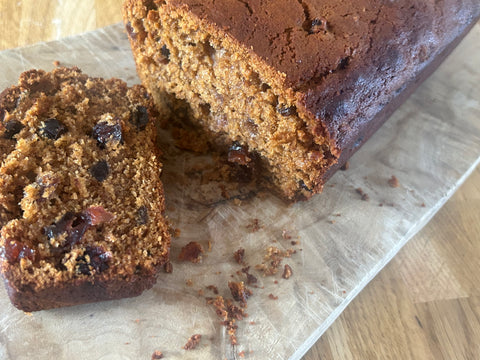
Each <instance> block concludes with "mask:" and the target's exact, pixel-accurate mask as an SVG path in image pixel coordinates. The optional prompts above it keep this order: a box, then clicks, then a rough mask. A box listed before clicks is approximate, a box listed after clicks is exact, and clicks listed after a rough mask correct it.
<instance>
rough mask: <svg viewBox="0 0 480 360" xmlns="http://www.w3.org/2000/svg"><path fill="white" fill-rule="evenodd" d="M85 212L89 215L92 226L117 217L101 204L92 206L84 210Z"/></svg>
mask: <svg viewBox="0 0 480 360" xmlns="http://www.w3.org/2000/svg"><path fill="white" fill-rule="evenodd" d="M84 214H85V215H87V216H88V219H89V223H90V225H91V226H95V225H99V224H103V223H105V222H109V221H111V220H113V219H114V218H115V215H113V214H111V213H109V212H108V211H107V210H105V209H104V208H103V207H101V206H91V207H89V208H88V209H87V210H85V211H84Z"/></svg>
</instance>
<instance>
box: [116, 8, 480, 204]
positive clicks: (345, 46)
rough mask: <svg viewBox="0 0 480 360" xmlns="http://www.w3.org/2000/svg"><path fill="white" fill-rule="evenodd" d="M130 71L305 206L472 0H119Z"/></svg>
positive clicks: (454, 37) (467, 16)
mask: <svg viewBox="0 0 480 360" xmlns="http://www.w3.org/2000/svg"><path fill="white" fill-rule="evenodd" d="M123 10H124V21H125V25H126V30H127V33H128V36H129V38H130V43H131V46H132V51H133V54H134V58H135V61H136V64H137V71H138V74H139V76H140V78H141V80H142V82H143V84H144V85H145V86H146V88H147V89H148V91H149V92H150V93H151V94H152V95H153V97H154V100H155V102H156V103H157V105H158V106H159V107H161V108H165V105H168V106H169V107H170V108H171V109H173V110H175V109H176V108H179V107H181V106H184V104H186V105H187V106H188V107H189V111H190V116H191V118H192V119H193V120H192V121H193V122H194V123H195V124H197V125H198V126H199V127H201V128H202V130H206V131H207V133H208V134H209V135H208V136H209V137H210V139H211V140H212V141H214V142H216V143H217V144H218V145H219V146H221V147H223V148H224V149H227V150H228V149H229V150H230V151H231V152H233V153H234V155H235V152H240V153H243V154H249V155H248V156H237V157H236V156H232V159H233V160H234V161H235V160H237V161H240V162H242V163H243V164H242V165H246V166H250V165H251V166H253V165H255V166H257V167H258V168H260V169H261V173H262V174H263V182H264V184H266V185H267V186H269V187H270V188H272V189H273V190H275V191H276V192H277V193H278V194H280V195H281V196H282V197H284V198H286V199H290V200H292V199H293V200H295V199H305V198H309V197H311V196H312V195H313V194H315V193H318V192H320V191H321V190H322V187H323V185H324V183H325V181H326V180H327V179H328V178H329V177H330V176H331V175H332V174H333V173H334V172H335V170H336V169H338V168H339V167H340V166H342V165H343V163H345V161H346V160H347V159H348V158H349V157H350V156H351V155H352V154H353V153H354V152H355V151H356V150H357V149H358V148H359V147H360V146H361V145H362V144H363V143H364V142H365V141H366V140H367V139H368V138H369V137H370V136H371V135H372V134H373V132H375V130H376V129H378V127H379V126H380V125H381V124H382V123H383V122H384V121H385V119H386V118H387V117H388V116H389V115H390V114H391V113H392V112H393V111H394V110H395V108H397V107H398V106H399V105H400V104H401V103H402V102H403V101H404V100H405V99H406V98H407V97H408V95H409V94H411V93H412V92H413V90H414V89H415V88H416V87H417V86H418V84H419V83H420V82H421V81H422V80H423V79H425V78H426V77H427V76H428V75H429V74H430V73H431V72H432V71H433V70H434V69H435V68H436V67H437V66H438V65H439V63H440V62H441V60H443V59H444V58H445V57H446V55H447V54H448V53H449V52H450V51H451V50H452V49H453V47H454V46H455V45H456V44H457V43H458V41H459V40H460V39H461V38H462V37H463V35H464V34H465V33H466V32H467V31H468V29H469V28H470V27H471V26H472V25H473V24H474V23H475V20H476V19H478V17H479V15H480V5H479V4H478V2H477V1H474V0H467V1H458V0H445V1H419V0H399V1H393V2H392V1H383V0H382V1H381V0H374V1H338V0H330V1H318V0H302V1H289V0H279V1H262V0H246V1H226V0H222V1H212V0H206V1H202V2H198V1H193V0H127V1H125V3H124V8H123Z"/></svg>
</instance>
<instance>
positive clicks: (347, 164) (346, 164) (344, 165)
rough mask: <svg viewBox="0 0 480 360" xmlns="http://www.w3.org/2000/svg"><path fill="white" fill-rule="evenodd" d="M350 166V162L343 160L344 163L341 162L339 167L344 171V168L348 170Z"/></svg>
mask: <svg viewBox="0 0 480 360" xmlns="http://www.w3.org/2000/svg"><path fill="white" fill-rule="evenodd" d="M349 168H350V162H348V161H347V162H345V164H343V166H342V167H341V168H340V170H342V171H345V170H348V169H349Z"/></svg>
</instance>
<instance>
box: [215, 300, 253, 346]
mask: <svg viewBox="0 0 480 360" xmlns="http://www.w3.org/2000/svg"><path fill="white" fill-rule="evenodd" d="M208 304H210V305H212V306H213V307H214V308H215V313H216V314H217V316H218V317H219V318H221V319H222V325H223V326H225V327H226V328H227V333H228V335H229V336H230V344H231V345H237V344H238V341H237V335H236V332H237V328H238V325H237V324H236V321H237V320H243V318H244V317H247V316H248V314H246V313H245V312H244V311H243V309H241V308H239V307H237V306H235V305H233V303H232V300H230V299H227V300H225V299H224V298H223V297H222V296H217V297H216V298H215V299H210V300H209V301H208Z"/></svg>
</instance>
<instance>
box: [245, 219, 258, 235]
mask: <svg viewBox="0 0 480 360" xmlns="http://www.w3.org/2000/svg"><path fill="white" fill-rule="evenodd" d="M261 228H262V226H260V221H259V220H258V219H253V220H252V222H251V223H250V224H248V225H247V229H249V230H250V231H251V232H257V231H258V230H260V229H261Z"/></svg>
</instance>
